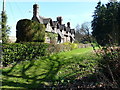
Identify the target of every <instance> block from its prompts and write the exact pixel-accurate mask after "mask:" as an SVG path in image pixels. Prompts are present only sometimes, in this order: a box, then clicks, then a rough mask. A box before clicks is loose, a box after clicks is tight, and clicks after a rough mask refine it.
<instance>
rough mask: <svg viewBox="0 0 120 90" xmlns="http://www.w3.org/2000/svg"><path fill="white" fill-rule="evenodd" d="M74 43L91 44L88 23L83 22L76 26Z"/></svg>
mask: <svg viewBox="0 0 120 90" xmlns="http://www.w3.org/2000/svg"><path fill="white" fill-rule="evenodd" d="M75 40H76V41H75V42H79V43H84V44H86V43H91V42H90V41H91V40H92V36H91V34H90V23H89V22H85V23H83V24H82V25H81V27H80V25H77V26H76V33H75Z"/></svg>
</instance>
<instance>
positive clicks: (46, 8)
mask: <svg viewBox="0 0 120 90" xmlns="http://www.w3.org/2000/svg"><path fill="white" fill-rule="evenodd" d="M98 1H99V0H91V1H90V0H79V1H78V0H76V2H75V0H74V1H72V0H71V1H70V0H66V2H61V1H58V2H57V1H55V0H52V1H51V0H49V2H48V0H44V1H43V0H41V1H40V0H28V1H27V0H6V8H5V10H6V13H7V17H8V23H7V24H8V25H9V26H10V27H11V33H10V36H15V35H16V23H17V21H19V20H20V19H31V18H32V15H33V4H35V3H37V4H39V7H40V8H39V13H40V15H41V16H44V17H48V18H52V20H53V21H55V20H56V17H57V16H62V18H63V23H64V24H66V23H67V22H68V21H69V22H71V27H72V28H75V27H76V25H77V24H79V25H81V24H82V23H84V22H91V20H92V15H93V12H94V10H95V7H96V5H97V2H98ZM101 1H102V2H103V3H106V2H107V1H108V0H101ZM0 11H2V0H0Z"/></svg>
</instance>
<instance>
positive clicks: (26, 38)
mask: <svg viewBox="0 0 120 90" xmlns="http://www.w3.org/2000/svg"><path fill="white" fill-rule="evenodd" d="M16 29H17V31H16V37H17V41H16V42H44V41H45V26H44V25H43V24H40V23H38V22H35V21H32V20H29V19H22V20H19V21H18V22H17V26H16Z"/></svg>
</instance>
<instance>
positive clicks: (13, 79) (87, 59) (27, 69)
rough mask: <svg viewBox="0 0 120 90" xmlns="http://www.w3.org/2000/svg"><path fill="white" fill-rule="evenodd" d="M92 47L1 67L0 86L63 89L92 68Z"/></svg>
mask: <svg viewBox="0 0 120 90" xmlns="http://www.w3.org/2000/svg"><path fill="white" fill-rule="evenodd" d="M91 51H92V48H82V49H81V48H80V49H74V50H73V51H70V52H63V53H58V54H54V55H50V56H46V57H42V58H40V59H38V60H32V61H24V62H21V63H19V64H17V65H16V66H14V67H7V68H4V69H3V75H2V79H3V86H2V88H20V89H22V88H23V89H41V88H47V89H49V88H53V89H54V88H64V87H65V86H66V88H68V87H67V85H70V86H71V85H72V84H71V83H75V80H76V79H77V78H82V77H83V76H86V75H88V74H91V73H92V72H94V71H95V68H94V66H96V65H97V64H96V61H97V60H98V59H99V58H98V57H97V56H96V55H94V54H91Z"/></svg>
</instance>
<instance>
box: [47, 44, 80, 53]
mask: <svg viewBox="0 0 120 90" xmlns="http://www.w3.org/2000/svg"><path fill="white" fill-rule="evenodd" d="M77 48H79V44H77V43H70V42H66V43H61V44H56V45H55V44H50V45H49V47H48V51H49V52H50V53H59V52H64V51H70V50H73V49H77ZM80 48H81V47H80Z"/></svg>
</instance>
